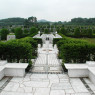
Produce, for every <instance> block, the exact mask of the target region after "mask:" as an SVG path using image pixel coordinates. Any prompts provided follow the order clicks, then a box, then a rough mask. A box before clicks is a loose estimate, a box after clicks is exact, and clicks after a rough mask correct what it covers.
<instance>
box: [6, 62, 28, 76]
mask: <svg viewBox="0 0 95 95" xmlns="http://www.w3.org/2000/svg"><path fill="white" fill-rule="evenodd" d="M27 66H28V64H26V63H8V64H6V66H5V71H4V73H5V76H22V77H23V76H24V75H25V69H26V68H27Z"/></svg>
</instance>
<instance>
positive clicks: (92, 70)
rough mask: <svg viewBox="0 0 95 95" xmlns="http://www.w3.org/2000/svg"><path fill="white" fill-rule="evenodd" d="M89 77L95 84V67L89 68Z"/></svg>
mask: <svg viewBox="0 0 95 95" xmlns="http://www.w3.org/2000/svg"><path fill="white" fill-rule="evenodd" d="M89 78H90V80H91V81H92V82H93V83H94V84H95V67H92V68H89Z"/></svg>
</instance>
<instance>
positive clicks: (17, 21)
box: [0, 18, 25, 26]
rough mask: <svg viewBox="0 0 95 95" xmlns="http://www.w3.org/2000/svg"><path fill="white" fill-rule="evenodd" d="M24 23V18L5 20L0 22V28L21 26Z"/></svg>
mask: <svg viewBox="0 0 95 95" xmlns="http://www.w3.org/2000/svg"><path fill="white" fill-rule="evenodd" d="M24 22H25V19H24V18H7V19H2V20H0V26H9V25H23V24H24Z"/></svg>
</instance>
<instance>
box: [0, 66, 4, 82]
mask: <svg viewBox="0 0 95 95" xmlns="http://www.w3.org/2000/svg"><path fill="white" fill-rule="evenodd" d="M3 77H4V68H3V67H0V80H1V79H2V78H3Z"/></svg>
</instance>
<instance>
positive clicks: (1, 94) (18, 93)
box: [0, 91, 33, 95]
mask: <svg viewBox="0 0 95 95" xmlns="http://www.w3.org/2000/svg"><path fill="white" fill-rule="evenodd" d="M0 95H33V93H20V92H5V91H3V92H2V93H0Z"/></svg>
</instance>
